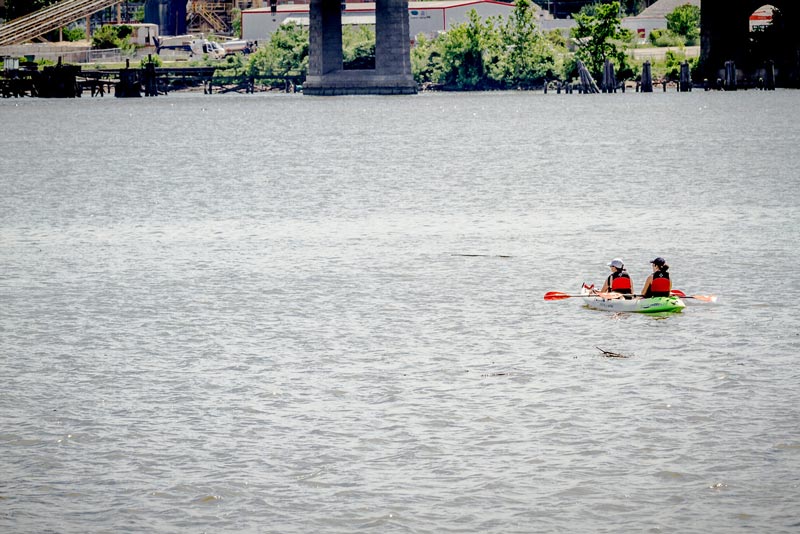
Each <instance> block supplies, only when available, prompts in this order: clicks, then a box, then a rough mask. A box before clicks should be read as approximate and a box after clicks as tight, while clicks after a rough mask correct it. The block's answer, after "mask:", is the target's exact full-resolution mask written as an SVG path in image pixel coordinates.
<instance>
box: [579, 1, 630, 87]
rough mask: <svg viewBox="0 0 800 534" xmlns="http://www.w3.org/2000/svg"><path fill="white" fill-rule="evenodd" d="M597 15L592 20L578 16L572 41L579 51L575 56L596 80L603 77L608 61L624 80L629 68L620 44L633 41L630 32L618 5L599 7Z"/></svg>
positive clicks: (581, 15) (580, 14) (602, 5)
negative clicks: (620, 14)
mask: <svg viewBox="0 0 800 534" xmlns="http://www.w3.org/2000/svg"><path fill="white" fill-rule="evenodd" d="M595 12H596V14H595V15H593V16H592V15H586V14H583V13H578V14H576V15H575V21H576V22H577V26H576V27H575V28H573V29H572V37H573V38H574V39H575V41H576V43H577V47H578V49H577V51H576V56H577V58H578V59H580V60H582V61H583V62H584V63H585V64H586V67H587V68H588V69H589V72H591V73H592V76H594V77H595V78H596V79H598V78H599V77H600V76H601V75H602V72H603V66H604V64H605V61H606V60H607V59H608V60H610V61H612V62H613V63H614V64H615V65H616V68H617V72H618V73H619V77H620V78H623V77H625V76H626V73H627V72H629V71H630V67H629V65H628V61H627V57H626V56H625V51H624V50H622V49H621V46H620V42H621V41H628V40H630V38H631V32H630V30H626V29H624V28H623V27H622V19H620V17H619V2H611V3H610V4H597V5H596V11H595Z"/></svg>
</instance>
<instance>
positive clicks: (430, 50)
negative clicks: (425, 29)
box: [411, 33, 444, 84]
mask: <svg viewBox="0 0 800 534" xmlns="http://www.w3.org/2000/svg"><path fill="white" fill-rule="evenodd" d="M442 42H443V41H442V39H440V38H436V39H428V38H427V37H425V34H424V33H421V34H419V35H418V36H417V42H416V44H415V46H414V48H412V49H411V72H412V74H413V75H414V80H416V82H417V83H421V84H422V83H436V84H438V83H442V80H443V79H444V68H443V66H442Z"/></svg>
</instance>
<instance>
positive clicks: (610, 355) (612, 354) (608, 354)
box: [595, 347, 628, 358]
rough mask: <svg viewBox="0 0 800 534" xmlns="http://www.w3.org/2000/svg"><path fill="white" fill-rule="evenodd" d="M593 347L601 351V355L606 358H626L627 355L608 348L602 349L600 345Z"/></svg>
mask: <svg viewBox="0 0 800 534" xmlns="http://www.w3.org/2000/svg"><path fill="white" fill-rule="evenodd" d="M595 348H596V349H597V350H599V351H600V352H602V353H603V356H605V357H606V358H628V356H625V355H624V354H620V353H619V352H611V351H608V350H603V349H601V348H600V347H595Z"/></svg>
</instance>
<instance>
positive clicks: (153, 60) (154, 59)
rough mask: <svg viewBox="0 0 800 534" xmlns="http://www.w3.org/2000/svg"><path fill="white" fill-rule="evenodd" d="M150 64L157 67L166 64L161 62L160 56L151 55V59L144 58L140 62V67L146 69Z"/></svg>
mask: <svg viewBox="0 0 800 534" xmlns="http://www.w3.org/2000/svg"><path fill="white" fill-rule="evenodd" d="M148 63H152V64H153V65H154V66H156V67H160V66H162V65H163V64H164V62H163V61H162V60H161V57H160V56H159V55H158V54H155V55H150V56H149V57H143V58H142V60H141V61H140V62H139V65H140V66H141V67H142V68H145V67H146V66H147V64H148Z"/></svg>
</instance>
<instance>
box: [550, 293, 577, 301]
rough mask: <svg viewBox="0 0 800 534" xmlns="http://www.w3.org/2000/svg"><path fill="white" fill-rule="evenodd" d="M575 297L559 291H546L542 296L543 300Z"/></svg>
mask: <svg viewBox="0 0 800 534" xmlns="http://www.w3.org/2000/svg"><path fill="white" fill-rule="evenodd" d="M574 296H575V295H569V294H567V293H561V292H560V291H548V292H547V293H545V294H544V300H564V299H569V298H572V297H574Z"/></svg>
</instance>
